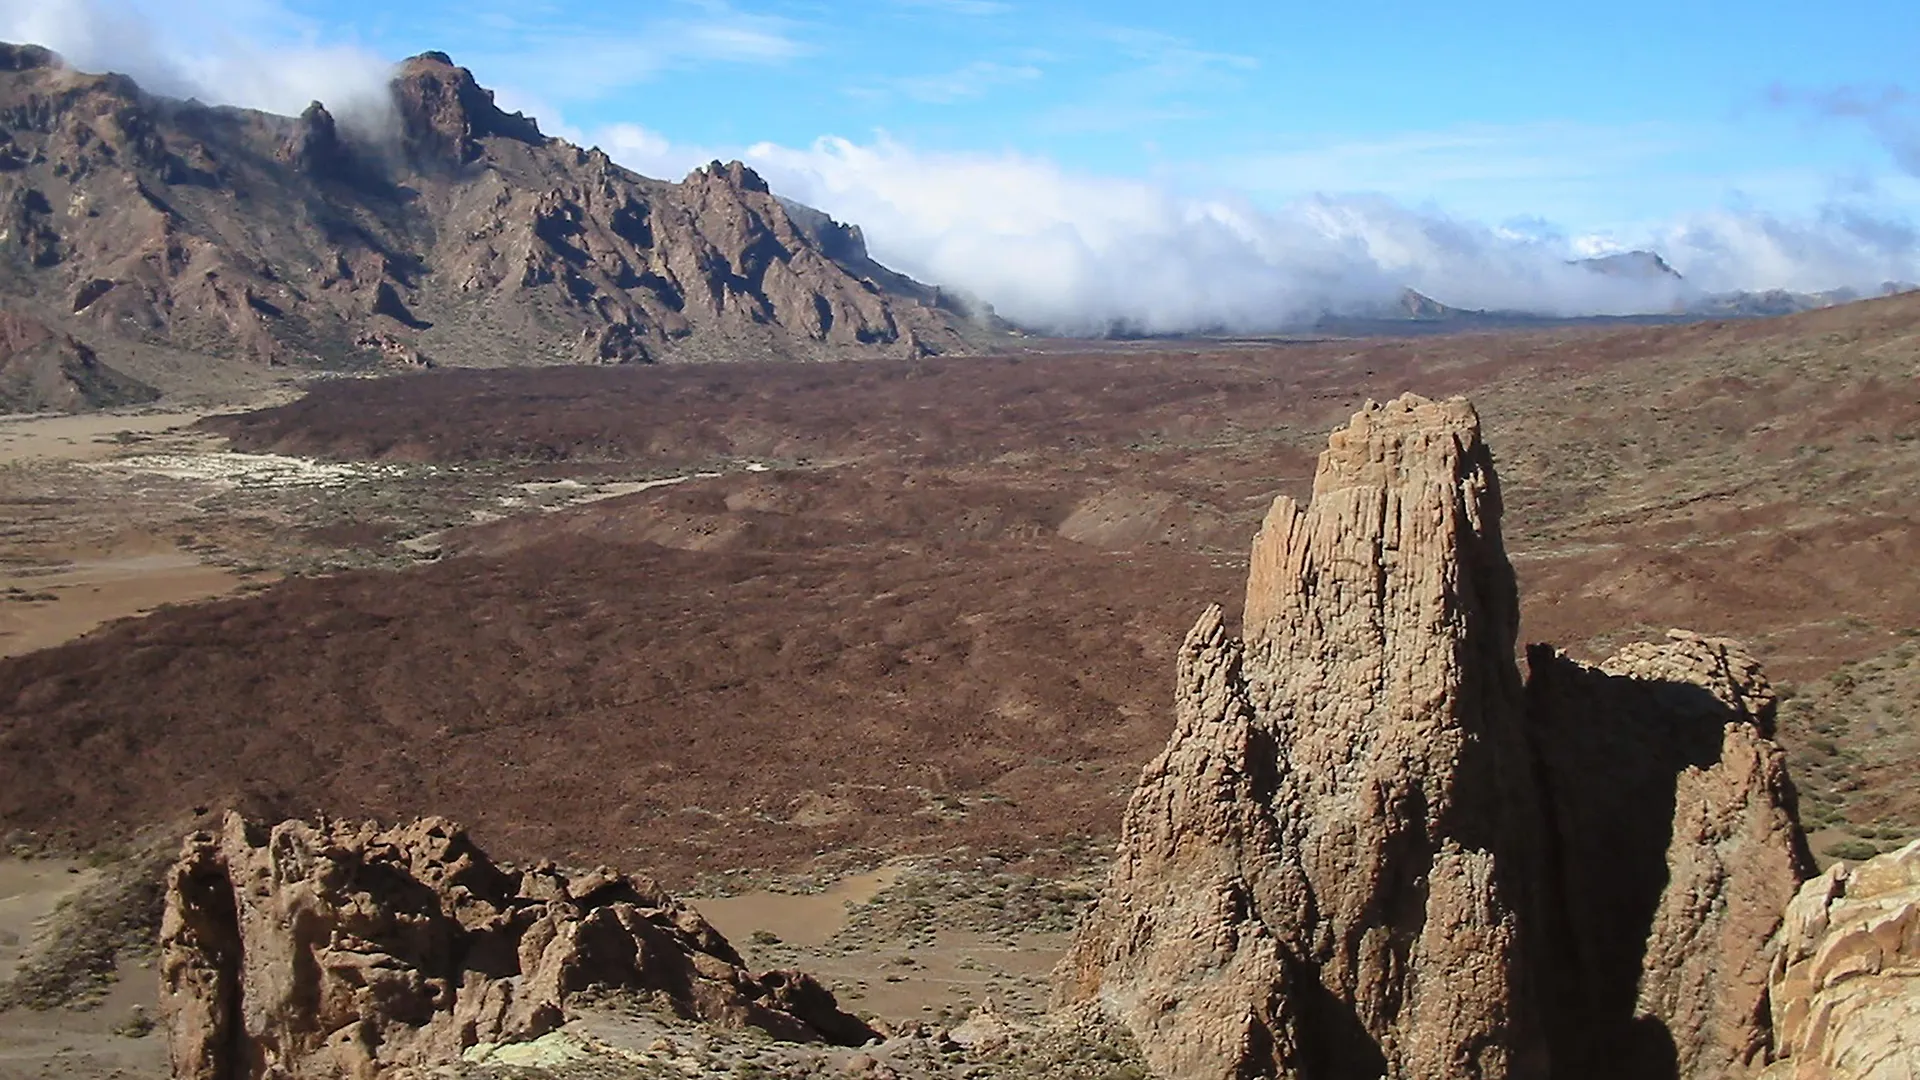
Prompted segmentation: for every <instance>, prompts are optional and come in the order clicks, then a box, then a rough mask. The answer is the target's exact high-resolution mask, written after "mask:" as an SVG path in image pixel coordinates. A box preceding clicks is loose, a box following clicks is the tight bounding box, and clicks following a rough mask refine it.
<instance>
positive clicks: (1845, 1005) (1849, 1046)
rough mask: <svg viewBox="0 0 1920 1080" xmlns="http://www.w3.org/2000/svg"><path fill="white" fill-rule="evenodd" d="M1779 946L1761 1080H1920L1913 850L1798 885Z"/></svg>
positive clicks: (1918, 899)
mask: <svg viewBox="0 0 1920 1080" xmlns="http://www.w3.org/2000/svg"><path fill="white" fill-rule="evenodd" d="M1780 937H1781V941H1780V948H1779V951H1778V952H1777V953H1776V954H1775V955H1774V958H1773V969H1772V972H1771V975H1770V978H1769V981H1768V988H1769V990H1770V991H1771V1005H1772V1013H1773V1028H1774V1040H1775V1049H1774V1056H1775V1057H1776V1058H1777V1059H1778V1060H1776V1062H1775V1063H1774V1064H1773V1065H1772V1066H1771V1067H1770V1068H1768V1069H1767V1071H1766V1072H1765V1073H1764V1074H1763V1075H1764V1077H1765V1080H1840V1078H1847V1080H1910V1078H1912V1077H1914V1076H1916V1075H1920V841H1915V842H1914V843H1911V844H1908V845H1907V846H1906V847H1905V848H1902V849H1901V850H1899V851H1897V852H1890V853H1888V854H1885V855H1881V856H1878V857H1876V858H1873V859H1870V860H1868V861H1867V862H1865V863H1862V864H1860V865H1859V866H1848V865H1847V864H1845V863H1836V864H1834V865H1833V866H1832V867H1830V868H1829V869H1828V870H1827V872H1826V873H1825V874H1822V875H1821V876H1819V877H1817V878H1815V879H1813V880H1812V881H1809V882H1807V883H1806V885H1804V886H1802V887H1801V889H1800V894H1799V895H1798V896H1796V897H1794V900H1793V903H1792V905H1791V906H1789V907H1788V908H1787V917H1786V925H1785V927H1784V928H1783V929H1782V932H1781V935H1780Z"/></svg>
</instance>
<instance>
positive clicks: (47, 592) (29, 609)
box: [0, 551, 246, 656]
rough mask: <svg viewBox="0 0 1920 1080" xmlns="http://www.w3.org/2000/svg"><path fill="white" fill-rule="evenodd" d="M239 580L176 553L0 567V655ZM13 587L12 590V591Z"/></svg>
mask: <svg viewBox="0 0 1920 1080" xmlns="http://www.w3.org/2000/svg"><path fill="white" fill-rule="evenodd" d="M245 580H246V579H245V578H242V577H241V576H240V575H238V574H235V573H233V572H232V571H231V570H227V569H225V568H223V567H218V566H208V565H206V564H204V563H202V562H201V561H200V560H199V559H198V558H196V557H195V556H193V555H190V554H187V553H185V552H181V551H172V552H158V553H153V554H145V555H131V556H127V557H125V558H117V559H96V560H89V561H85V562H72V563H68V564H66V565H64V566H29V567H25V568H13V567H9V568H7V569H6V570H4V571H0V599H4V601H5V602H4V603H0V656H16V655H19V654H20V653H27V652H32V651H34V650H35V649H44V648H46V647H48V646H49V645H58V644H60V643H61V642H63V641H71V640H73V639H74V638H77V637H79V636H80V635H82V634H85V633H86V632H87V631H89V630H92V629H93V628H94V627H96V626H99V625H101V624H102V623H106V622H111V621H113V620H114V619H120V618H125V617H127V616H129V615H143V614H145V613H147V612H149V611H152V610H153V609H154V608H157V607H159V606H161V605H162V604H184V603H190V602H192V601H195V600H207V599H211V598H213V597H217V596H225V595H226V594H228V593H230V592H232V591H234V590H235V589H237V588H239V587H240V586H241V585H242V584H243V583H244V582H245ZM13 590H18V591H17V592H16V591H13Z"/></svg>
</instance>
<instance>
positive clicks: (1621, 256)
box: [1573, 251, 1681, 281]
mask: <svg viewBox="0 0 1920 1080" xmlns="http://www.w3.org/2000/svg"><path fill="white" fill-rule="evenodd" d="M1573 265H1575V266H1580V267H1585V268H1586V269H1588V270H1591V271H1593V272H1594V273H1596V274H1606V275H1607V276H1609V277H1620V278H1635V279H1641V280H1660V279H1663V278H1671V279H1673V280H1675V281H1679V280H1681V278H1680V272H1679V271H1678V270H1675V269H1674V268H1673V267H1671V266H1668V265H1667V260H1665V259H1663V258H1661V257H1660V256H1659V255H1657V254H1655V253H1654V252H1651V251H1619V252H1615V253H1614V254H1612V255H1601V256H1599V257H1597V258H1592V259H1575V260H1574V261H1573Z"/></svg>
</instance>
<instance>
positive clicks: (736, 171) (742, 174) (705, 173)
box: [685, 159, 769, 194]
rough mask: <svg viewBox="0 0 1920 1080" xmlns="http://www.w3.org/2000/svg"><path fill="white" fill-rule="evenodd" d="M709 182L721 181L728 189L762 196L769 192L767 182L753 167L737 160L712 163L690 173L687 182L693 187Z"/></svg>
mask: <svg viewBox="0 0 1920 1080" xmlns="http://www.w3.org/2000/svg"><path fill="white" fill-rule="evenodd" d="M708 181H719V182H721V183H724V184H726V185H727V186H728V187H731V188H735V189H737V190H740V191H756V192H759V193H761V194H766V193H767V191H768V190H769V189H768V188H767V182H766V180H764V179H762V178H761V176H760V174H759V173H757V172H755V171H753V169H752V167H751V166H749V165H747V164H746V163H745V162H743V161H739V160H737V159H736V160H734V161H729V162H726V163H725V164H722V163H720V162H719V161H717V160H716V161H710V162H708V163H707V164H705V165H702V166H700V167H699V168H697V169H695V170H693V171H692V172H690V173H688V174H687V179H686V181H685V182H686V183H687V184H690V185H692V184H701V183H705V182H708Z"/></svg>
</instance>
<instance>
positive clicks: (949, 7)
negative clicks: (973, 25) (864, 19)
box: [893, 0, 1013, 18]
mask: <svg viewBox="0 0 1920 1080" xmlns="http://www.w3.org/2000/svg"><path fill="white" fill-rule="evenodd" d="M893 4H894V6H895V7H901V8H909V9H915V10H920V11H938V12H942V13H944V14H947V15H965V16H968V17H970V18H981V17H984V16H990V15H1005V14H1007V13H1008V12H1010V11H1012V10H1013V5H1012V4H1007V3H1002V2H1001V0H893Z"/></svg>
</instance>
